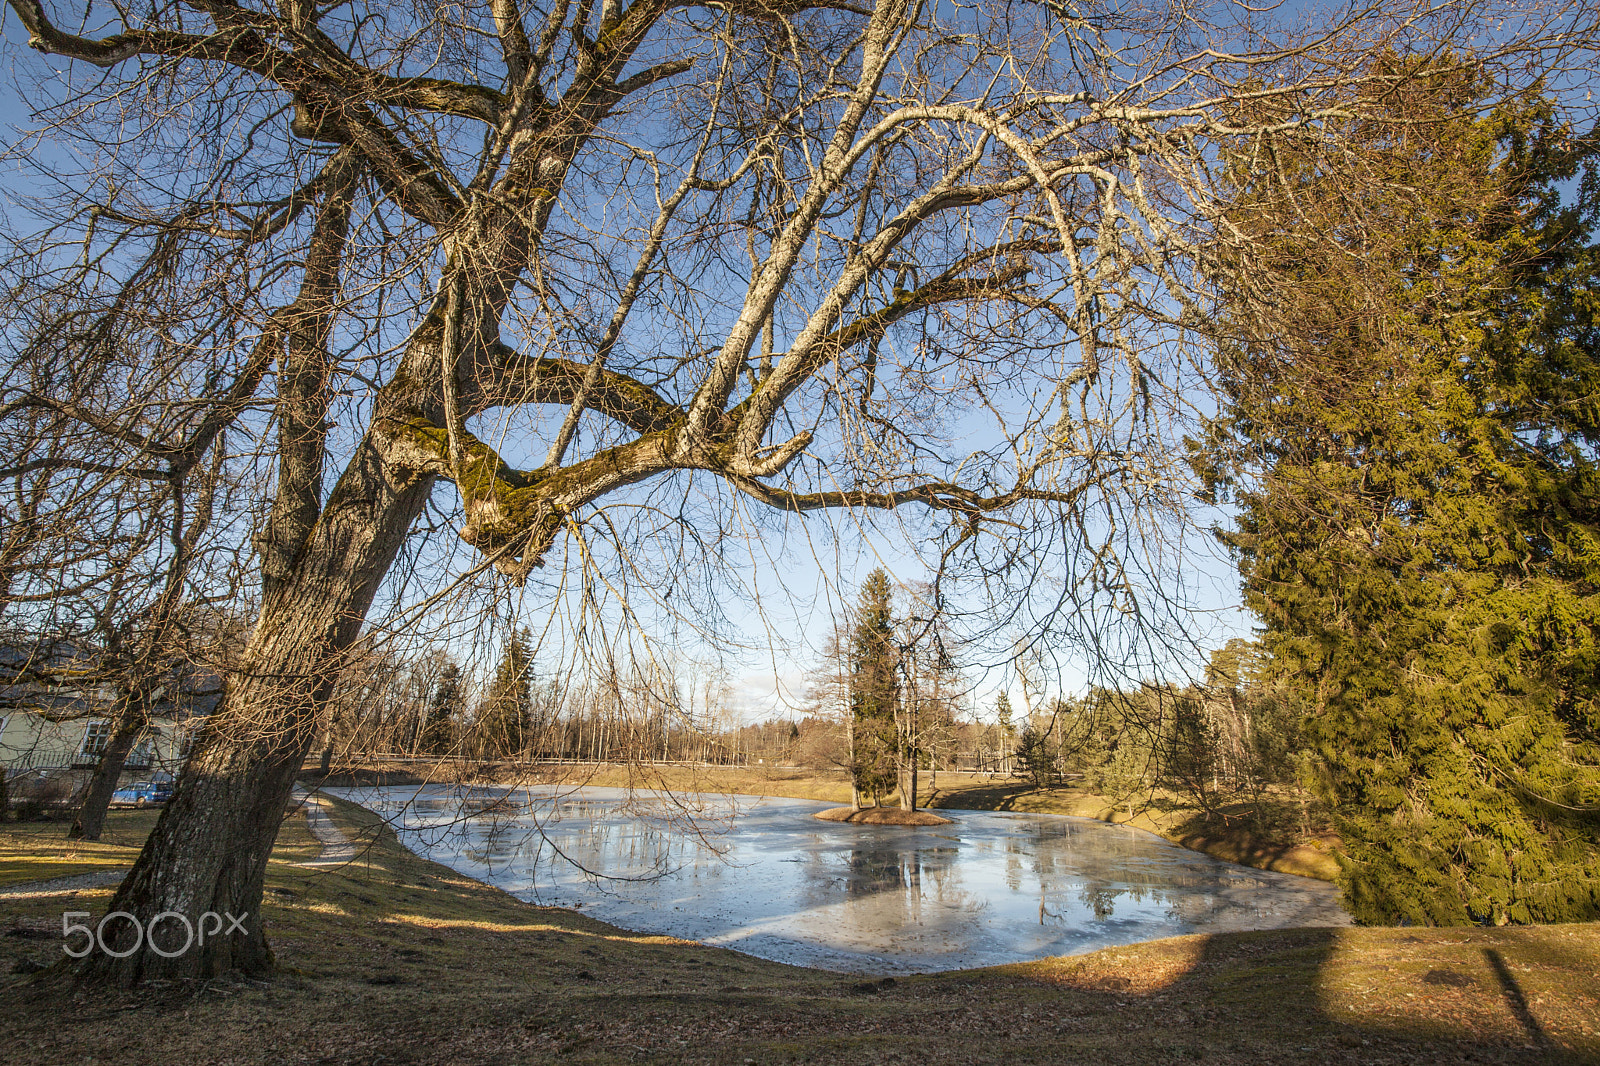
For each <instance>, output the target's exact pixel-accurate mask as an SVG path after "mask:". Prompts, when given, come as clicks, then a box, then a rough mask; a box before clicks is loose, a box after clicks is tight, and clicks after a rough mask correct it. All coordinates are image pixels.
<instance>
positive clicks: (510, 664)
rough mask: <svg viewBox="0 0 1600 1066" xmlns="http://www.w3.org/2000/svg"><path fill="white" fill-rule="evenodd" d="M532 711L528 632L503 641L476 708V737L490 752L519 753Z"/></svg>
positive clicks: (490, 753) (525, 738) (484, 750)
mask: <svg viewBox="0 0 1600 1066" xmlns="http://www.w3.org/2000/svg"><path fill="white" fill-rule="evenodd" d="M532 714H533V661H532V655H531V654H530V653H529V651H528V635H527V632H526V631H525V630H524V631H519V632H515V633H513V634H512V635H511V638H510V639H509V640H507V641H506V650H505V653H504V654H503V655H502V656H501V658H500V666H499V668H498V669H496V670H495V675H494V683H493V684H492V685H490V686H489V695H488V697H487V698H486V699H485V700H484V702H483V706H482V707H481V708H480V709H479V711H478V739H479V742H480V743H481V744H482V746H483V753H484V754H485V755H491V756H511V755H518V754H521V752H522V750H523V748H524V747H525V746H526V745H527V740H528V729H529V722H530V719H531V717H532Z"/></svg>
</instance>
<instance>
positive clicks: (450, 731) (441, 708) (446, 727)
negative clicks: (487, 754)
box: [419, 662, 461, 755]
mask: <svg viewBox="0 0 1600 1066" xmlns="http://www.w3.org/2000/svg"><path fill="white" fill-rule="evenodd" d="M460 709H461V668H460V667H459V666H457V665H456V664H455V663H453V662H447V663H445V664H444V667H443V668H442V669H441V670H440V671H439V683H438V684H437V685H436V686H435V688H434V690H433V695H432V696H431V697H430V698H429V700H428V717H427V721H426V723H425V724H424V725H423V729H422V740H421V743H420V745H419V747H420V748H421V750H422V751H425V752H427V753H428V754H429V755H450V754H452V753H453V752H454V751H455V747H456V723H455V720H456V717H457V714H458V712H459V711H460Z"/></svg>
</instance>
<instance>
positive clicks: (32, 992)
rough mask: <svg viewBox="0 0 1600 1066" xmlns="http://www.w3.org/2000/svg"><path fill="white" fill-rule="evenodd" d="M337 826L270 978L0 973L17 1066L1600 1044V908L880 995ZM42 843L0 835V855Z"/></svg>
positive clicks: (1186, 1058)
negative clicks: (473, 873)
mask: <svg viewBox="0 0 1600 1066" xmlns="http://www.w3.org/2000/svg"><path fill="white" fill-rule="evenodd" d="M135 817H139V816H135V815H123V814H117V815H113V819H114V821H118V822H125V820H126V819H129V818H135ZM335 817H336V820H338V821H339V822H340V823H341V824H342V825H343V826H344V828H345V829H346V831H347V832H349V833H351V834H352V835H353V836H358V837H359V838H360V839H362V840H363V841H364V842H365V843H366V844H367V847H366V849H365V850H364V852H363V856H362V858H361V860H360V861H359V862H357V863H354V864H352V865H350V866H348V867H345V868H343V869H342V870H340V871H337V872H330V871H322V870H306V869H301V868H297V867H295V866H292V865H289V863H290V862H291V861H298V860H302V859H304V858H306V857H308V856H309V855H311V854H313V853H314V851H315V848H314V846H313V845H312V842H311V840H310V838H309V836H308V835H307V834H306V832H305V830H304V827H303V822H301V821H299V820H298V819H296V820H295V821H293V822H291V823H289V824H287V825H286V826H285V831H284V833H283V834H282V836H281V837H280V842H279V846H278V851H277V854H276V860H275V861H274V863H273V865H272V868H271V873H270V876H269V879H268V885H269V891H268V904H267V913H266V919H267V921H268V928H269V930H270V934H269V935H270V936H271V938H272V942H273V944H274V947H275V949H276V951H277V953H278V956H279V959H280V962H281V963H282V964H283V966H284V967H285V975H284V977H283V978H282V979H281V980H279V981H276V982H274V983H272V984H270V985H268V984H257V983H250V982H240V981H231V980H227V979H219V980H217V981H214V982H211V983H209V984H208V985H205V986H203V987H201V988H198V989H193V988H191V989H176V988H166V989H151V990H147V991H144V992H140V993H137V994H117V995H109V996H97V997H87V996H81V995H75V994H73V993H70V992H67V991H64V990H63V989H62V988H61V986H60V983H59V980H58V978H56V976H55V975H53V974H51V973H49V972H47V973H45V974H42V975H39V976H38V977H35V978H0V981H4V982H7V983H8V985H9V987H6V988H5V991H4V992H3V993H0V1047H3V1048H6V1049H7V1050H6V1053H5V1057H6V1060H7V1062H8V1066H9V1064H24V1063H52V1064H53V1063H61V1062H85V1061H101V1062H115V1063H127V1064H130V1066H131V1064H138V1063H177V1062H182V1063H185V1064H190V1063H193V1064H209V1063H274V1064H278V1063H282V1064H298V1063H327V1064H352V1066H355V1064H366V1066H377V1064H379V1063H408V1062H417V1063H463V1064H472V1066H476V1064H484V1066H488V1064H510V1063H523V1062H574V1063H623V1062H638V1061H650V1062H662V1063H717V1064H722V1063H729V1064H745V1063H751V1062H755V1063H763V1064H765V1063H786V1062H819V1063H832V1062H841V1063H847V1064H849V1066H862V1064H869V1063H890V1062H919V1063H928V1064H943V1063H951V1064H955V1063H990V1062H992V1063H1005V1064H1008V1066H1010V1064H1021V1063H1030V1062H1085V1063H1113V1064H1114V1063H1139V1064H1143V1063H1163V1064H1165V1063H1173V1062H1214V1063H1248V1064H1250V1066H1257V1064H1260V1063H1276V1062H1282V1063H1291V1062H1292V1063H1296V1064H1300V1063H1308V1062H1310V1063H1327V1062H1335V1063H1344V1062H1349V1063H1378V1064H1400V1063H1419V1062H1440V1063H1458V1062H1471V1061H1478V1062H1527V1063H1535V1062H1538V1063H1544V1062H1553V1061H1574V1062H1578V1061H1582V1062H1600V1021H1597V1019H1600V925H1582V926H1553V927H1546V928H1528V929H1509V928H1508V929H1498V930H1482V929H1471V930H1462V929H1445V930H1394V929H1341V930H1315V929H1313V930H1289V931H1284V932H1273V933H1255V934H1233V935H1222V936H1212V937H1183V938H1178V939H1173V940H1164V941H1155V942H1152V943H1148V944H1141V945H1136V946H1134V947H1127V948H1117V949H1111V950H1107V951H1102V952H1098V953H1096V954H1093V955H1086V956H1079V957H1073V958H1065V959H1051V960H1045V961H1042V962H1038V963H1032V964H1026V965H1017V966H1004V967H998V968H995V969H990V970H976V971H966V972H956V973H948V974H935V975H931V976H926V977H916V978H906V979H901V980H900V981H899V982H898V983H896V984H895V985H894V986H893V987H882V986H879V985H877V984H867V983H864V982H862V981H860V980H859V979H856V978H846V977H841V976H839V975H834V974H828V973H824V972H820V971H814V970H804V969H797V968H793V967H787V966H782V965H779V964H776V963H769V962H764V961H762V960H759V959H753V958H749V957H747V956H743V955H739V954H736V953H734V952H731V951H725V950H721V949H717V948H708V947H702V946H700V945H697V944H691V943H685V942H682V941H676V940H671V939H667V938H662V937H650V936H641V935H636V934H632V933H627V932H623V931H620V930H617V929H614V928H611V927H609V926H605V925H603V924H601V923H598V922H595V921H591V920H589V919H586V918H583V917H581V916H580V915H577V914H575V913H572V912H569V911H561V910H554V909H549V908H540V907H532V906H528V905H526V904H522V903H520V902H518V901H516V900H514V899H512V898H511V897H509V896H506V895H504V894H503V893H500V892H498V891H496V890H494V889H491V888H488V887H487V886H484V885H481V884H479V883H477V882H474V881H470V880H468V879H465V878H463V877H461V876H460V875H458V874H455V873H454V872H452V871H450V870H448V869H446V868H444V867H441V866H438V865H435V864H433V863H429V862H426V861H424V860H422V859H419V858H417V857H416V856H414V855H411V854H410V853H409V852H407V851H405V850H404V849H403V848H401V847H400V846H399V845H398V844H397V843H396V842H395V840H394V838H393V836H392V835H391V834H390V833H389V832H388V831H387V830H386V829H385V828H384V827H382V825H381V823H379V822H378V821H377V819H376V818H375V816H373V815H370V814H369V813H367V812H366V811H363V810H361V809H360V808H356V807H351V806H348V805H343V804H341V805H339V806H338V808H337V811H336V814H335ZM47 828H48V829H53V830H54V831H55V832H57V833H59V832H60V831H61V828H62V827H61V826H60V825H59V824H58V825H54V826H49V827H47ZM117 831H118V832H124V831H125V832H126V835H129V836H132V835H135V833H136V831H137V826H135V825H133V824H132V823H126V824H119V825H118V827H117ZM46 840H47V838H41V836H40V835H39V829H38V828H37V827H33V826H5V827H0V844H3V846H4V847H6V848H7V849H9V851H8V857H9V856H17V855H23V854H29V853H32V852H36V851H37V852H50V853H52V854H54V853H56V852H57V850H58V849H59V848H60V845H58V844H56V843H55V842H53V841H50V842H49V843H48V846H47V847H45V846H42V845H45V844H46ZM68 850H73V849H68ZM77 850H78V854H79V855H80V856H82V855H84V854H86V853H85V852H83V851H82V850H81V848H80V849H77ZM126 854H127V853H126V852H125V851H124V852H123V855H124V856H126ZM109 895H110V893H109V891H107V890H97V891H93V892H80V893H78V894H77V895H75V896H72V897H70V898H69V897H66V896H63V895H56V896H53V897H42V898H40V897H35V898H31V899H24V900H16V899H0V930H5V931H7V935H3V936H0V972H6V971H9V970H10V969H11V965H12V962H13V961H14V960H15V959H17V958H19V957H29V958H34V959H39V960H42V961H49V960H51V959H53V958H55V957H58V956H59V952H60V948H59V939H58V936H57V934H58V932H59V929H60V913H61V911H62V910H64V909H69V908H70V909H74V910H92V911H96V912H99V911H102V910H104V908H105V905H106V902H107V901H108V900H109ZM17 931H21V932H22V933H24V934H25V935H21V936H19V935H15V933H16V932H17ZM28 934H36V935H28ZM64 1000H65V1002H64ZM63 1010H66V1011H70V1013H71V1024H70V1025H68V1024H63Z"/></svg>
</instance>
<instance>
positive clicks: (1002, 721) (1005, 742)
mask: <svg viewBox="0 0 1600 1066" xmlns="http://www.w3.org/2000/svg"><path fill="white" fill-rule="evenodd" d="M994 719H995V722H996V725H997V728H998V732H999V740H1000V764H1001V769H1004V768H1005V765H1006V760H1007V759H1009V758H1011V756H1012V753H1013V752H1014V751H1015V750H1016V744H1015V743H1014V741H1015V739H1016V735H1017V727H1016V726H1015V725H1013V724H1012V722H1011V694H1010V693H1009V692H1006V691H1005V690H1004V689H1001V690H1000V695H998V696H996V697H995V700H994Z"/></svg>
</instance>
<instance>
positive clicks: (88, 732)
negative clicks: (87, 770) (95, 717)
mask: <svg viewBox="0 0 1600 1066" xmlns="http://www.w3.org/2000/svg"><path fill="white" fill-rule="evenodd" d="M110 739H111V723H110V722H91V723H90V724H89V728H88V729H85V730H84V731H83V754H85V755H95V756H99V755H102V754H104V753H105V750H106V742H107V741H109V740H110Z"/></svg>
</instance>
